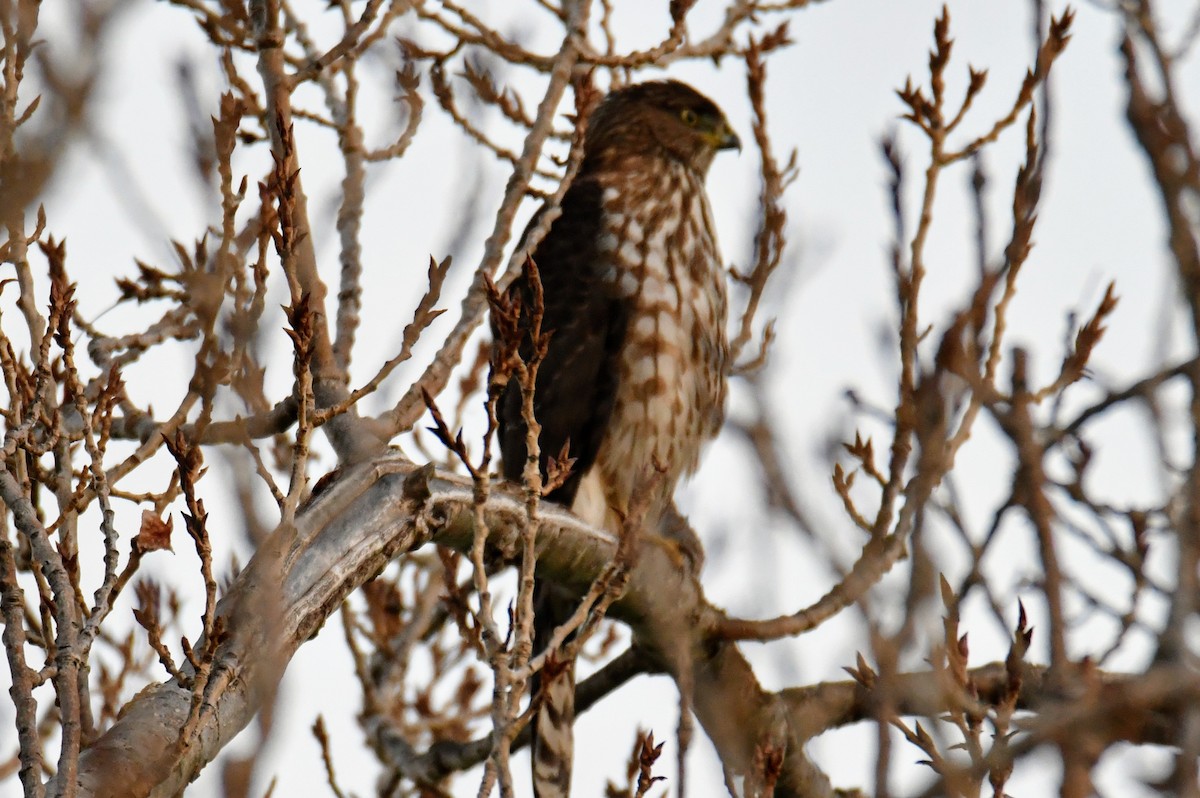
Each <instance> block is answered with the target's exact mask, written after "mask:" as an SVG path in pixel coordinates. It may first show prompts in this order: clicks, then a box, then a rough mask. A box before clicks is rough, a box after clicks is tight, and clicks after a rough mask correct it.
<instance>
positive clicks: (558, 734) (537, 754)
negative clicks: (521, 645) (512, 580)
mask: <svg viewBox="0 0 1200 798" xmlns="http://www.w3.org/2000/svg"><path fill="white" fill-rule="evenodd" d="M533 597H534V598H533V602H534V647H535V648H536V649H540V648H542V647H544V646H545V643H546V641H547V640H549V638H550V635H551V634H552V633H553V631H554V629H555V627H557V626H558V625H559V624H560V623H563V622H564V621H566V620H567V619H568V618H570V617H571V612H572V610H573V606H572V605H571V604H570V603H569V602H567V601H565V600H564V599H563V598H562V597H559V596H555V595H553V588H552V587H551V586H550V585H549V584H547V583H546V582H543V581H541V580H538V581H536V582H535V583H534V593H533ZM539 687H540V690H541V706H540V707H538V712H537V716H536V717H535V718H534V721H533V724H534V728H533V746H532V749H531V753H532V758H531V759H532V764H533V794H534V796H535V798H567V796H569V795H570V794H571V760H572V759H573V757H574V755H575V750H574V749H575V740H574V729H573V728H572V727H573V726H574V723H575V662H574V661H560V660H557V659H555V658H554V656H553V654H552V655H551V656H550V657H548V658H547V661H546V665H545V667H544V668H543V669H542V671H541V673H540V674H539V676H538V678H537V683H536V685H535V687H534V691H535V692H536V691H537V690H538V689H539Z"/></svg>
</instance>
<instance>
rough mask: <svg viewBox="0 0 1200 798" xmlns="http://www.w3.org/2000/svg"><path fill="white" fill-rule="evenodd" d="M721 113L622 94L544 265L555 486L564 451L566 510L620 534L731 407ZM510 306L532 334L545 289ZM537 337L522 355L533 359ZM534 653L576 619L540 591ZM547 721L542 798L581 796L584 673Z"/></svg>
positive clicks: (650, 86)
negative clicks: (716, 178)
mask: <svg viewBox="0 0 1200 798" xmlns="http://www.w3.org/2000/svg"><path fill="white" fill-rule="evenodd" d="M739 146H740V143H739V141H738V138H737V136H736V135H735V134H734V133H733V131H732V129H731V128H730V126H729V123H728V122H727V121H726V120H725V116H724V114H722V112H721V110H720V109H719V108H718V107H717V106H716V105H715V104H713V102H712V101H711V100H709V99H708V98H706V97H704V96H703V95H701V94H700V93H699V92H697V91H696V90H695V89H693V88H691V87H690V86H687V85H685V84H683V83H679V82H677V81H662V82H653V83H642V84H638V85H635V86H629V87H626V88H623V89H620V90H617V91H614V92H611V93H610V94H609V95H608V96H607V97H605V98H604V100H603V101H602V102H601V103H600V105H599V106H598V107H597V108H596V110H595V112H594V113H593V114H592V116H591V119H590V121H589V123H588V128H587V133H586V137H585V141H584V157H583V163H582V165H581V167H580V171H579V174H578V176H577V177H576V179H575V181H574V182H573V183H572V185H571V187H570V188H569V189H568V191H567V192H566V194H565V196H564V197H563V201H562V214H561V215H560V216H559V217H558V218H557V219H556V220H555V221H554V223H553V224H552V225H551V227H550V230H549V231H548V232H547V234H546V236H545V238H544V239H543V240H542V242H541V243H540V244H539V245H538V247H537V250H536V251H535V252H534V253H533V255H532V257H533V260H534V262H535V264H536V265H537V272H538V274H539V277H540V281H541V285H542V291H543V296H544V300H543V301H544V311H543V315H542V322H541V327H542V331H543V332H544V333H550V338H549V347H548V350H547V351H546V353H545V357H544V359H543V361H542V363H541V366H540V367H539V370H538V375H537V381H536V384H535V389H534V414H535V417H536V419H537V421H538V423H539V424H540V425H541V434H540V437H539V439H538V445H539V449H540V452H541V467H542V472H543V474H545V472H546V467H547V460H548V458H549V457H557V456H558V455H559V454H560V453H561V451H562V450H563V448H564V446H566V447H567V448H568V450H569V454H570V457H572V458H574V460H575V463H574V466H573V470H572V472H571V474H570V476H569V478H568V479H567V480H566V481H565V482H564V483H563V484H562V485H561V486H560V487H559V488H557V489H556V490H555V491H554V492H552V493H551V494H549V496H548V498H549V499H550V500H551V501H554V502H558V503H560V504H563V505H565V506H567V507H570V508H571V509H572V511H573V512H575V513H576V514H577V515H579V516H580V517H581V518H583V519H584V520H585V521H587V522H588V523H590V524H592V525H593V526H596V527H599V528H605V529H609V530H611V531H613V532H614V533H616V532H618V531H619V529H620V526H621V524H622V519H623V518H624V517H625V516H626V513H627V511H628V510H629V507H630V502H631V500H632V499H633V498H634V495H635V492H636V491H637V489H638V486H639V485H640V484H645V483H646V481H647V480H650V479H653V478H654V477H653V475H654V474H655V473H656V472H657V473H659V474H661V476H660V477H658V478H657V482H656V483H655V489H654V492H653V494H652V495H651V496H650V497H649V508H648V511H647V512H646V514H645V516H644V522H643V528H644V529H647V530H658V529H659V528H660V520H661V519H662V518H663V517H664V515H665V514H666V513H667V512H668V511H669V508H670V503H671V496H672V495H673V493H674V490H675V486H676V484H677V483H678V481H679V479H680V478H681V477H682V476H684V475H687V474H690V473H692V472H693V471H695V469H696V466H697V464H698V463H699V457H700V449H701V446H702V444H703V443H704V442H705V441H707V440H708V439H710V438H712V437H713V436H715V435H716V433H717V431H718V429H719V428H720V425H721V420H722V418H723V413H724V403H725V390H726V389H725V374H726V371H727V368H726V366H727V364H726V358H727V349H728V347H727V343H726V338H725V306H726V300H725V277H724V265H723V263H722V260H721V255H720V251H719V249H718V246H717V239H716V233H715V231H714V230H713V225H712V214H711V211H710V209H709V203H708V197H707V195H706V193H705V190H704V179H705V176H706V174H707V172H708V167H709V165H710V164H711V163H712V159H713V157H714V155H715V154H716V153H717V151H719V150H722V149H728V148H731V147H739ZM510 291H512V292H514V296H515V297H516V298H517V299H518V300H519V301H520V302H521V303H522V305H523V312H522V313H521V319H522V320H523V322H524V323H525V324H528V322H529V318H530V315H531V314H530V312H529V311H530V306H531V303H532V291H531V286H530V285H529V283H528V280H527V278H526V277H525V276H522V277H521V278H519V279H518V280H516V281H515V282H514V283H513V285H512V287H511V288H510ZM527 333H528V330H527V329H526V330H525V331H524V333H523V334H524V336H525V337H524V340H523V341H522V344H521V349H520V354H521V356H522V357H523V358H529V357H530V356H531V355H532V351H533V350H532V342H531V341H530V340H529V337H528V334H527ZM521 407H522V397H521V389H520V387H519V386H518V384H517V382H516V381H515V380H514V381H511V382H510V383H509V385H508V387H507V388H506V389H505V393H504V395H503V396H502V397H501V400H500V407H499V417H500V445H501V451H502V454H503V458H504V474H505V477H506V478H508V479H510V480H514V481H519V480H520V479H521V472H522V469H523V468H524V465H525V460H526V445H525V436H526V426H525V422H524V420H523V417H522V412H521ZM534 595H535V599H534V601H535V622H534V636H535V640H534V646H535V649H536V648H540V647H541V646H544V645H545V641H546V640H547V639H548V638H549V636H550V634H551V632H552V631H553V630H554V628H555V627H556V626H557V625H558V624H559V623H561V622H563V621H564V620H565V619H566V618H567V617H568V616H569V614H570V612H571V610H572V609H573V607H572V604H571V600H570V599H569V598H568V597H565V596H563V595H560V594H558V593H557V592H556V591H555V590H554V588H553V586H551V585H549V584H547V583H546V582H544V580H539V581H538V583H537V586H536V587H535V594H534ZM541 681H542V687H541V690H542V705H541V708H540V710H539V713H538V716H537V718H536V720H535V724H536V728H535V734H534V746H533V779H534V794H535V795H536V796H538V798H552V796H560V795H561V796H565V795H568V794H569V792H570V779H571V760H572V755H573V752H572V745H573V743H572V729H571V727H572V724H573V722H574V667H573V664H572V663H565V662H555V663H554V666H553V667H552V668H550V669H548V672H547V673H546V675H545V678H544V679H542V680H541Z"/></svg>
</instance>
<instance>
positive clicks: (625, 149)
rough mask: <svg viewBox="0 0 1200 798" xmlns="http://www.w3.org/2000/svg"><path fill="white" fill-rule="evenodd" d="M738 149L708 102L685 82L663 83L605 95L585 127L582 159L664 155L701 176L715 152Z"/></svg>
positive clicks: (738, 144) (733, 135)
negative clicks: (583, 156) (585, 134)
mask: <svg viewBox="0 0 1200 798" xmlns="http://www.w3.org/2000/svg"><path fill="white" fill-rule="evenodd" d="M741 146H742V144H741V141H739V140H738V137H737V134H736V133H734V132H733V129H732V128H731V127H730V126H729V122H728V121H726V119H725V115H724V114H723V113H721V109H720V108H718V107H717V106H716V104H715V103H714V102H713V101H712V100H710V99H708V98H707V97H705V96H704V95H703V94H701V93H700V92H698V91H696V90H695V89H693V88H692V87H691V86H688V85H687V84H685V83H680V82H679V81H677V80H664V81H655V82H653V83H639V84H637V85H634V86H627V87H625V88H623V89H618V90H616V91H614V92H611V93H610V94H609V95H608V96H606V97H605V98H604V100H603V101H601V103H600V105H599V106H597V107H596V110H595V111H594V112H593V113H592V117H591V121H590V122H589V123H588V130H587V140H586V142H585V159H586V161H591V162H593V163H597V164H598V163H602V162H606V161H610V160H611V159H614V158H617V159H619V158H621V157H622V156H626V155H666V156H667V157H670V158H674V159H676V160H678V161H681V162H683V163H684V164H685V165H687V166H689V167H690V168H692V169H694V170H696V171H697V172H699V173H700V174H701V175H704V174H705V173H706V172H707V171H708V167H709V164H711V163H712V159H713V156H714V155H716V153H717V150H727V149H731V148H735V147H736V148H737V149H741Z"/></svg>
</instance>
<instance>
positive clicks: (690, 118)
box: [679, 108, 700, 127]
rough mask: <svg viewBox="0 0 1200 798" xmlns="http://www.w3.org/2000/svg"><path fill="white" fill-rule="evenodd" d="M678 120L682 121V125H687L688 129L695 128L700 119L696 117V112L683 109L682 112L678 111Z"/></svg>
mask: <svg viewBox="0 0 1200 798" xmlns="http://www.w3.org/2000/svg"><path fill="white" fill-rule="evenodd" d="M679 118H680V119H681V120H682V121H683V124H685V125H687V126H688V127H695V126H696V125H697V123H699V121H700V117H698V116H696V112H695V111H693V110H692V109H691V108H684V109H683V110H682V111H680V112H679Z"/></svg>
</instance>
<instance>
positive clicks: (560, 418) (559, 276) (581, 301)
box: [498, 178, 629, 506]
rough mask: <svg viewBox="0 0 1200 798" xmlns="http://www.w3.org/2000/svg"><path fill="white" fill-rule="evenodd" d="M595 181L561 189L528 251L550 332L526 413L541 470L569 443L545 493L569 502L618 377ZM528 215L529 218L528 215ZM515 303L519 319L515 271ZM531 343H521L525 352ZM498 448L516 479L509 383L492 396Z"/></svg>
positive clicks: (517, 417)
mask: <svg viewBox="0 0 1200 798" xmlns="http://www.w3.org/2000/svg"><path fill="white" fill-rule="evenodd" d="M602 215H603V210H602V206H601V188H600V186H599V184H597V182H596V181H595V180H594V179H591V178H582V179H580V180H577V181H576V182H575V183H574V184H573V185H572V186H571V188H570V189H568V190H567V193H566V195H565V196H564V197H563V202H562V215H561V216H559V217H558V219H556V220H555V221H554V224H552V225H551V227H550V230H549V232H548V233H547V234H546V237H545V238H544V239H542V241H541V243H539V244H538V247H537V250H536V251H535V252H534V253H533V260H534V263H536V264H537V268H538V273H539V274H540V276H541V281H542V291H543V295H544V304H545V312H544V314H543V318H542V330H543V331H546V332H549V333H551V336H550V344H549V351H548V352H547V354H546V358H545V360H543V361H542V364H541V366H540V368H539V370H538V379H537V384H536V387H535V390H534V415H535V417H536V418H537V420H538V423H539V424H541V425H542V432H541V437H540V438H539V446H540V448H541V466H542V474H543V476H544V475H545V473H546V460H547V458H548V457H557V456H558V455H559V453H560V452H561V451H562V448H563V444H564V443H567V442H568V441H569V442H570V449H569V452H570V456H571V457H573V458H574V459H575V465H574V467H573V470H572V472H571V475H570V477H569V478H568V479H567V481H566V482H565V483H564V484H563V485H562V486H561V487H560V488H558V489H557V490H556V491H555V492H554V493H552V494H551V495H550V496H549V497H548V498H549V499H550V500H551V501H554V502H557V503H559V504H563V505H566V506H570V504H571V502H572V501H573V499H574V497H575V492H576V490H578V488H579V481H580V479H581V478H582V476H583V474H585V473H586V472H587V470H588V469H589V468H591V466H592V464H593V463H594V462H595V460H596V453H597V451H598V450H599V448H600V443H601V441H602V440H603V439H604V434H605V431H606V428H607V425H608V422H609V419H610V417H611V415H612V408H613V401H614V400H615V397H616V394H617V384H618V380H619V377H620V374H619V371H620V370H619V368H618V355H619V353H620V349H621V345H622V344H623V342H624V340H625V330H626V326H627V322H628V317H629V307H628V300H626V299H621V298H620V297H618V296H617V295H616V293H615V291H614V290H613V288H612V287H611V285H610V281H609V280H606V279H605V278H604V275H603V274H602V269H603V266H602V262H601V258H600V249H599V238H600V234H601V229H602V224H603V218H602ZM535 221H536V217H535ZM510 290H511V291H515V292H517V293H518V294H519V296H520V297H521V299H522V303H523V310H522V314H521V316H522V319H523V320H525V321H527V320H528V317H529V310H528V308H529V306H530V302H531V301H532V300H531V297H530V290H529V285H528V284H527V282H526V280H525V277H524V276H522V277H521V278H519V279H518V280H517V281H516V282H514V283H513V285H512V287H511V288H510ZM531 349H532V345H531V343H530V342H529V340H528V339H526V340H525V341H524V342H523V343H522V347H521V355H522V357H525V358H528V357H529V356H530V354H531ZM498 411H499V422H500V451H501V454H502V455H503V460H504V476H505V478H506V479H509V480H512V481H517V482H519V481H520V480H521V471H522V469H523V468H524V467H525V453H526V447H525V429H526V426H525V422H524V420H523V419H522V417H521V390H520V387H519V386H518V385H517V382H516V380H513V381H511V382H510V383H509V385H508V388H507V389H506V390H505V393H504V395H503V396H502V397H501V399H500V406H499V408H498Z"/></svg>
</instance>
